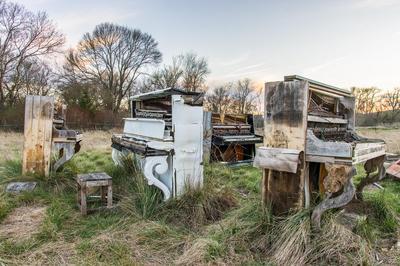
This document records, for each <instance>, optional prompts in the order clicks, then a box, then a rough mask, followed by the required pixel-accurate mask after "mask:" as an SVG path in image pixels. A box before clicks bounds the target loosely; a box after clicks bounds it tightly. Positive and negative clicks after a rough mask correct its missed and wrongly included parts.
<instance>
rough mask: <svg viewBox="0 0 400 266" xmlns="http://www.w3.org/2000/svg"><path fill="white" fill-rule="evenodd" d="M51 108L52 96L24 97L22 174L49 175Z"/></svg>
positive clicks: (52, 106)
mask: <svg viewBox="0 0 400 266" xmlns="http://www.w3.org/2000/svg"><path fill="white" fill-rule="evenodd" d="M53 110H54V98H53V97H49V96H36V95H27V96H26V98H25V122H24V152H23V159H22V173H23V174H25V173H36V174H40V175H45V176H48V175H49V172H50V159H51V138H52V126H53V112H54V111H53Z"/></svg>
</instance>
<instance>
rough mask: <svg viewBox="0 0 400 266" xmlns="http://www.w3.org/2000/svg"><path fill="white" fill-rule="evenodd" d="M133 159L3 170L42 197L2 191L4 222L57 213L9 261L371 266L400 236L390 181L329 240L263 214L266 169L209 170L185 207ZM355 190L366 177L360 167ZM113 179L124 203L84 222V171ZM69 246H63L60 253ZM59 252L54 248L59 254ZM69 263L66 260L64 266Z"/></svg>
mask: <svg viewBox="0 0 400 266" xmlns="http://www.w3.org/2000/svg"><path fill="white" fill-rule="evenodd" d="M136 168H137V165H135V164H134V162H133V160H132V159H131V160H130V161H129V160H127V161H126V165H125V167H118V166H115V165H114V164H113V162H112V160H111V156H110V154H109V153H107V152H104V151H89V152H81V153H78V154H77V155H76V156H75V157H74V158H73V160H72V161H71V162H69V163H68V164H66V165H65V166H64V167H63V169H62V171H61V172H59V173H57V174H53V175H51V176H50V177H49V178H43V177H39V176H25V177H22V176H21V172H20V169H21V163H20V161H18V160H13V161H7V162H5V163H4V164H3V165H1V166H0V184H1V185H4V184H5V183H6V182H9V181H11V180H36V181H37V182H38V187H37V188H36V189H35V191H33V192H29V193H22V194H19V195H10V194H6V193H3V192H2V193H0V221H1V220H4V218H5V217H6V216H7V215H8V214H9V213H10V212H11V211H12V210H13V209H14V208H17V207H19V206H24V205H39V206H47V209H46V216H45V217H44V221H43V223H42V226H41V228H40V230H39V233H37V234H35V235H33V236H32V237H31V238H30V239H28V240H25V241H22V242H19V241H13V240H5V239H0V262H1V261H2V260H3V261H6V260H10V262H14V263H16V264H23V262H25V259H26V258H27V256H33V254H34V256H35V259H36V257H37V262H38V263H39V264H40V262H42V261H46V259H51V261H52V262H53V263H52V264H59V263H60V262H61V261H62V260H60V258H59V257H58V256H59V255H58V254H63V252H64V253H65V252H67V251H65V250H64V249H65V248H66V247H65V246H67V247H68V250H69V252H72V255H70V256H69V257H68V258H67V261H68V262H70V263H75V264H86V265H91V264H117V265H131V264H132V263H138V264H143V263H149V264H164V265H165V264H167V265H170V264H207V263H211V264H214V263H225V264H245V265H266V264H271V265H273V264H291V263H292V264H293V263H313V264H346V263H347V264H363V263H369V262H370V260H369V253H370V251H371V250H370V248H374V246H376V244H377V243H378V242H379V240H380V239H382V238H393V237H394V236H395V235H396V234H397V233H398V227H399V224H398V221H399V217H400V183H399V182H396V181H391V180H387V181H383V182H381V185H382V186H383V187H384V188H385V190H384V191H381V190H368V191H366V192H365V194H364V198H365V202H366V206H367V207H368V210H369V213H368V215H367V216H366V218H365V219H361V220H359V221H358V222H357V225H356V226H355V228H354V230H353V232H352V231H349V230H348V229H346V228H344V227H343V226H340V225H338V224H337V223H335V219H336V218H335V217H336V214H337V213H336V212H335V211H333V212H329V213H328V214H326V215H324V217H323V221H322V225H323V229H322V232H321V233H319V234H315V233H314V232H313V231H312V230H311V227H310V217H309V216H310V215H309V214H310V212H309V210H304V211H302V212H299V213H295V214H293V215H291V216H289V217H286V218H282V217H274V216H272V215H271V213H270V212H269V210H268V209H263V208H262V206H261V199H260V197H261V193H260V182H261V171H260V170H259V169H256V168H253V167H251V166H241V167H234V168H228V167H225V166H221V165H219V164H210V165H206V166H205V184H204V188H203V189H200V190H196V189H189V192H188V193H187V194H185V195H184V196H182V197H180V198H179V199H174V200H171V201H169V202H166V203H164V202H163V201H162V198H161V196H162V195H161V193H160V192H159V191H158V190H157V189H155V188H154V187H150V186H148V185H147V184H146V183H145V182H144V179H143V176H141V175H140V173H139V172H138V171H137V169H136ZM357 170H358V174H357V176H356V177H355V183H357V182H359V180H360V178H362V176H363V169H362V167H358V169H357ZM103 171H104V172H106V173H108V174H109V175H111V176H112V177H113V194H114V198H115V201H116V203H117V205H118V208H116V209H115V210H113V211H104V212H97V213H93V214H90V215H88V216H86V217H82V216H81V215H80V213H79V210H78V209H77V207H76V198H75V197H76V185H75V182H74V179H73V178H74V176H75V175H76V174H77V173H87V172H103ZM60 243H62V245H61V247H60V248H58V245H59V244H60ZM53 246H54V248H52V247H53ZM63 259H65V258H63Z"/></svg>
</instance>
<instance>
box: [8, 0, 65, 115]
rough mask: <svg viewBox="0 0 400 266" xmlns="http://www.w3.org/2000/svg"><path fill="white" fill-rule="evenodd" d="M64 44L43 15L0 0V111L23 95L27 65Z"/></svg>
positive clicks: (45, 15) (54, 28)
mask: <svg viewBox="0 0 400 266" xmlns="http://www.w3.org/2000/svg"><path fill="white" fill-rule="evenodd" d="M64 41H65V39H64V36H63V35H62V34H61V33H60V32H59V31H57V29H56V27H55V26H54V24H53V22H52V21H51V20H50V19H49V18H48V17H47V14H46V13H44V12H38V13H32V12H30V11H28V10H26V9H25V8H24V7H23V6H21V5H19V4H15V3H11V2H6V1H4V0H0V109H1V108H2V107H4V106H5V105H10V106H11V105H13V104H15V103H16V102H17V101H18V100H19V99H20V97H21V96H22V95H21V94H22V93H23V92H22V84H24V85H26V82H27V80H25V81H21V79H23V77H22V76H23V75H25V74H26V70H27V64H32V63H35V62H38V60H40V59H42V57H43V56H46V55H49V54H52V53H55V52H58V51H59V48H60V47H61V46H62V45H63V44H64Z"/></svg>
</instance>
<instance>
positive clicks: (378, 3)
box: [353, 0, 400, 8]
mask: <svg viewBox="0 0 400 266" xmlns="http://www.w3.org/2000/svg"><path fill="white" fill-rule="evenodd" d="M398 4H400V2H399V1H398V0H356V1H354V5H353V6H354V7H355V8H381V7H388V6H394V5H398Z"/></svg>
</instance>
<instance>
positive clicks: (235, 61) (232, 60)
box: [218, 53, 249, 67]
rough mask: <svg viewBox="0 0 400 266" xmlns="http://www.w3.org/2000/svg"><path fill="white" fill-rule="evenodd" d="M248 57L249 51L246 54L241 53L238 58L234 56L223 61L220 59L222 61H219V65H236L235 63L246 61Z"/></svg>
mask: <svg viewBox="0 0 400 266" xmlns="http://www.w3.org/2000/svg"><path fill="white" fill-rule="evenodd" d="M248 58H249V54H248V53H245V54H241V55H239V56H237V57H236V58H233V59H231V60H228V61H222V60H220V61H219V62H218V65H220V66H224V67H227V66H234V65H238V64H240V63H242V62H244V61H246V60H247V59H248Z"/></svg>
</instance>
